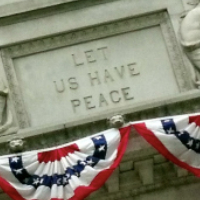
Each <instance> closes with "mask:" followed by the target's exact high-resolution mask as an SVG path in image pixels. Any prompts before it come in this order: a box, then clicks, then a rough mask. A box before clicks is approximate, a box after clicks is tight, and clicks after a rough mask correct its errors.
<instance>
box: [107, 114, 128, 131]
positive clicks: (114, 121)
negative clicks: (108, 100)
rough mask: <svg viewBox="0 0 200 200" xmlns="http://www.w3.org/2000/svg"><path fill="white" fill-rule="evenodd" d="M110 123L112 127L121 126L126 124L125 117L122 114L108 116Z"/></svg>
mask: <svg viewBox="0 0 200 200" xmlns="http://www.w3.org/2000/svg"><path fill="white" fill-rule="evenodd" d="M107 120H108V124H109V126H110V127H112V128H120V127H122V126H123V125H124V123H125V120H124V117H123V116H122V115H120V114H117V115H113V116H112V117H110V118H108V119H107Z"/></svg>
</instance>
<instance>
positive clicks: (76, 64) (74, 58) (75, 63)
mask: <svg viewBox="0 0 200 200" xmlns="http://www.w3.org/2000/svg"><path fill="white" fill-rule="evenodd" d="M72 58H73V61H74V65H75V66H80V65H84V62H79V63H78V62H77V59H76V56H75V55H74V54H72Z"/></svg>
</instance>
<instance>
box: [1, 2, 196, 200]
mask: <svg viewBox="0 0 200 200" xmlns="http://www.w3.org/2000/svg"><path fill="white" fill-rule="evenodd" d="M197 3H198V1H196V0H191V1H186V0H177V1H174V0H168V1H165V0H151V1H147V0H140V1H138V0H95V1H93V0H82V1H80V0H34V1H31V0H9V1H8V0H5V1H3V0H2V1H1V2H0V52H1V57H0V78H1V80H0V81H2V83H3V84H5V86H1V85H0V109H1V116H0V119H1V120H0V122H1V124H0V125H1V126H2V127H4V128H3V129H1V128H0V154H1V155H5V154H8V153H9V148H8V141H10V140H12V138H13V137H19V138H23V139H24V140H25V141H26V145H25V147H24V148H25V150H33V149H41V148H47V147H52V146H56V145H59V144H63V143H66V142H69V141H73V140H75V139H78V138H82V137H84V136H87V135H90V134H94V133H96V132H98V131H102V130H105V129H107V128H108V125H107V118H108V117H110V116H112V115H113V114H118V113H121V114H124V116H125V119H126V121H127V122H128V121H138V120H145V119H150V118H156V117H162V116H170V115H178V114H186V113H195V112H199V110H200V105H199V100H200V93H199V89H198V87H196V85H195V84H194V81H193V74H192V73H193V70H191V69H193V64H192V62H191V60H190V59H189V58H188V57H187V54H186V52H185V49H184V48H183V47H182V45H181V39H180V27H181V24H182V21H183V20H184V17H185V15H187V13H188V11H190V10H192V9H193V8H194V7H195V6H196V5H197ZM5 94H6V95H5ZM5 102H6V103H5ZM199 186H200V182H199V179H198V178H197V177H195V176H193V175H192V174H191V173H189V172H187V171H185V170H183V169H180V168H178V167H177V166H175V165H174V164H172V163H171V162H169V161H167V160H166V159H165V158H163V157H162V156H161V155H159V154H158V152H156V150H154V149H153V148H152V147H151V146H150V145H149V144H148V143H147V142H146V141H144V139H143V138H141V137H140V136H139V135H138V134H137V133H136V132H135V131H134V130H133V131H132V134H131V137H130V139H129V144H128V148H127V151H126V153H125V156H124V157H123V160H122V162H121V164H120V166H119V167H118V169H117V170H116V171H115V172H114V174H113V175H112V176H111V177H110V178H109V180H108V181H107V182H106V184H105V185H104V186H103V187H102V188H101V189H99V190H98V191H97V192H95V193H94V194H92V195H91V196H90V197H88V199H91V200H95V199H97V198H98V200H99V199H104V200H105V199H107V200H118V199H119V200H121V199H136V200H151V199H154V200H157V199H159V200H165V199H166V200H168V199H170V200H179V199H182V200H185V199H191V200H197V199H199V197H198V196H199V190H198V187H199ZM0 199H5V200H6V199H9V198H8V197H7V196H6V195H5V194H4V193H3V192H2V191H1V193H0Z"/></svg>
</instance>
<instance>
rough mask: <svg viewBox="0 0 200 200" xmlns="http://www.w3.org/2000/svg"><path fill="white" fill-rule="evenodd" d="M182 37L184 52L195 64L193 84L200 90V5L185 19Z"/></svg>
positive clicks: (181, 31) (181, 28)
mask: <svg viewBox="0 0 200 200" xmlns="http://www.w3.org/2000/svg"><path fill="white" fill-rule="evenodd" d="M180 37H181V44H182V46H183V48H184V51H185V53H186V55H187V57H188V58H189V60H190V61H191V63H192V64H193V68H192V69H191V72H192V79H193V82H194V84H195V85H196V87H198V88H199V89H200V3H198V4H197V6H196V7H195V8H194V9H192V10H191V11H189V12H188V13H187V15H186V16H185V17H184V19H183V21H182V23H181V27H180Z"/></svg>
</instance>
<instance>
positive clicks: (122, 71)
mask: <svg viewBox="0 0 200 200" xmlns="http://www.w3.org/2000/svg"><path fill="white" fill-rule="evenodd" d="M115 71H116V72H117V74H118V76H119V77H120V78H123V76H124V71H125V70H124V66H121V71H119V70H118V68H117V67H115Z"/></svg>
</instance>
